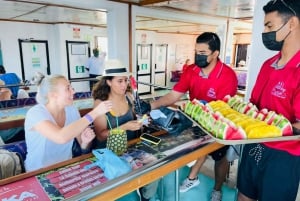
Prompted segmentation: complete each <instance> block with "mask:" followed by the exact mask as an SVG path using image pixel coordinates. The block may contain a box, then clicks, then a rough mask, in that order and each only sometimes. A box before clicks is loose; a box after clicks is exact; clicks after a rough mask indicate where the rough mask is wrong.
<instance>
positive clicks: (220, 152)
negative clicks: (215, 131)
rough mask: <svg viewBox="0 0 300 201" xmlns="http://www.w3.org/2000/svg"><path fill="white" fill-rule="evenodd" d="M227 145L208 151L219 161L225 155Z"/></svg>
mask: <svg viewBox="0 0 300 201" xmlns="http://www.w3.org/2000/svg"><path fill="white" fill-rule="evenodd" d="M228 148H229V146H228V145H226V146H224V147H222V148H220V149H218V150H216V151H214V152H212V153H210V154H209V155H211V157H212V158H213V159H214V160H215V161H219V160H221V159H222V158H223V157H224V156H226V153H227V150H228Z"/></svg>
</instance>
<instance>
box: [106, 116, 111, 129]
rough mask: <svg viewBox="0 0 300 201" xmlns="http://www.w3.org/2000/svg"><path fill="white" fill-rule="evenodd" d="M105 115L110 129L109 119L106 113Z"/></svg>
mask: <svg viewBox="0 0 300 201" xmlns="http://www.w3.org/2000/svg"><path fill="white" fill-rule="evenodd" d="M105 117H106V120H107V122H108V126H109V128H110V130H112V127H111V123H110V121H109V119H108V117H107V115H105Z"/></svg>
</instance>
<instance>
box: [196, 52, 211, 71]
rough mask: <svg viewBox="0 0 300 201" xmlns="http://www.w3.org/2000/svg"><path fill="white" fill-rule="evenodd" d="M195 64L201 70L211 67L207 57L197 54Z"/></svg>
mask: <svg viewBox="0 0 300 201" xmlns="http://www.w3.org/2000/svg"><path fill="white" fill-rule="evenodd" d="M195 64H196V65H197V66H198V67H200V68H206V67H207V66H208V65H209V63H208V62H207V55H202V54H195Z"/></svg>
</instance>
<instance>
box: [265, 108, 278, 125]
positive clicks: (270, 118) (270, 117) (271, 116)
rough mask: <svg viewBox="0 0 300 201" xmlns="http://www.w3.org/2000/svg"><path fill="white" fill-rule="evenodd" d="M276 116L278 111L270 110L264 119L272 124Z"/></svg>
mask: <svg viewBox="0 0 300 201" xmlns="http://www.w3.org/2000/svg"><path fill="white" fill-rule="evenodd" d="M275 116H276V113H275V112H274V111H269V112H268V114H267V116H266V118H265V119H264V121H265V122H266V123H267V124H269V125H271V124H272V122H273V121H274V118H275Z"/></svg>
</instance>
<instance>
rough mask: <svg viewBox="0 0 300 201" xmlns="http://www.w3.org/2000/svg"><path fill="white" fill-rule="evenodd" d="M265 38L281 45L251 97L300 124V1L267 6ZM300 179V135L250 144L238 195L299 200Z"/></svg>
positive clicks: (242, 199)
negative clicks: (295, 137) (297, 198)
mask: <svg viewBox="0 0 300 201" xmlns="http://www.w3.org/2000/svg"><path fill="white" fill-rule="evenodd" d="M263 10H264V12H265V19H264V25H265V29H264V32H263V33H262V40H263V44H264V45H265V47H266V48H267V49H269V50H275V51H280V52H279V53H278V54H277V55H275V56H273V57H272V58H270V59H268V60H267V61H265V63H264V64H263V66H262V68H261V70H260V72H259V74H258V77H257V80H256V83H255V85H254V88H253V90H252V94H251V99H250V101H251V102H252V103H254V104H256V106H257V107H258V108H259V109H262V108H267V109H268V110H273V111H275V112H276V113H279V114H282V115H283V116H285V117H286V118H287V119H288V120H289V121H290V122H291V123H292V125H293V127H294V133H295V134H299V129H300V1H299V0H273V1H269V2H268V3H267V4H266V5H265V6H264V7H263ZM299 180H300V141H299V140H294V141H281V142H280V141H279V142H268V143H258V144H249V145H245V146H244V148H243V156H242V160H241V164H240V167H239V173H238V182H237V187H238V190H239V195H238V200H239V201H254V200H259V201H270V200H272V201H283V200H284V201H294V200H296V196H297V192H298V187H299Z"/></svg>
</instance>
